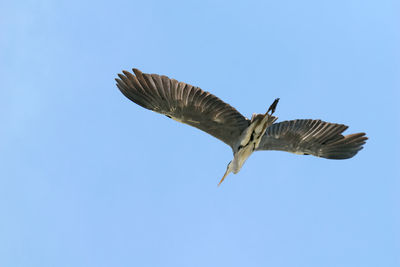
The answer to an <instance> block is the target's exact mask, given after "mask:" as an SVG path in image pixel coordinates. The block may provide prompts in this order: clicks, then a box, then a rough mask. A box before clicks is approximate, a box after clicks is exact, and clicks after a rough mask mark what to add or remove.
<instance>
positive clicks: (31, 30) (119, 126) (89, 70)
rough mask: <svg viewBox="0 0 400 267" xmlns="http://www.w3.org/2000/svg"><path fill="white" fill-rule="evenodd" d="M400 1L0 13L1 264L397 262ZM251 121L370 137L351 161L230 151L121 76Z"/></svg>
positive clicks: (89, 6) (33, 4)
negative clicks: (140, 74)
mask: <svg viewBox="0 0 400 267" xmlns="http://www.w3.org/2000/svg"><path fill="white" fill-rule="evenodd" d="M399 26H400V4H399V1H396V0H393V1H389V0H379V1H378V0H376V1H365V0H364V1H361V0H359V1H356V0H342V1H329V2H328V1H317V0H315V1H310V0H306V1H295V0H292V1H289V0H287V1H240V2H235V1H204V0H203V1H85V2H82V1H40V0H39V1H2V2H1V4H0V216H1V217H0V240H1V242H0V266H4V267H26V266H29V267H36V266H37V267H50V266H57V267H64V266H65V267H70V266H74V267H80V266H82V267H87V266H96V267H101V266H107V267H108V266H141V267H147V266H174V267H179V266H202V267H204V266H295V267H298V266H300V267H303V266H304V267H321V266H323V267H327V266H328V267H330V266H340V267H346V266H349V267H357V266H360V267H361V266H362V267H369V266H385V267H394V266H400V253H399V251H400V227H399V225H400V213H399V210H400V197H399V196H400V189H399V188H400V182H399V178H400V166H399V165H400V153H399V151H400V141H399V138H400V107H399V105H400V101H399V100H400V91H399V90H400V31H399ZM132 67H136V68H139V69H141V70H142V71H144V72H150V73H159V74H165V75H168V76H170V77H173V78H175V79H178V80H180V81H184V82H188V83H190V84H193V85H197V86H199V87H201V88H202V89H204V90H207V91H211V92H212V93H214V94H216V95H217V96H218V97H220V98H221V99H223V100H224V101H226V102H228V103H230V104H232V105H233V106H234V107H236V108H237V109H238V110H239V111H240V112H242V113H243V114H244V115H245V116H247V117H250V116H251V114H252V113H253V112H258V113H261V112H265V110H266V108H268V106H269V105H270V104H271V102H272V101H273V99H275V98H276V97H280V98H281V102H280V103H279V105H278V108H277V111H276V115H277V116H279V120H281V121H282V120H289V119H296V118H313V119H323V120H326V121H330V122H337V123H343V124H347V125H349V126H350V128H349V130H348V131H347V132H348V133H354V132H361V131H365V132H366V133H367V134H368V136H369V138H370V139H369V140H368V143H367V144H366V146H365V148H364V150H362V151H361V152H360V153H359V154H358V155H357V156H356V157H355V158H353V159H350V160H345V161H332V160H325V159H320V158H314V157H311V156H298V155H293V154H289V153H283V152H258V153H255V154H254V155H253V156H252V157H251V158H250V159H249V160H248V161H247V162H246V164H245V165H244V167H243V169H242V171H241V172H240V173H239V174H237V175H230V176H228V177H227V179H226V180H225V182H224V183H223V184H222V186H221V187H219V188H218V187H217V183H218V181H219V179H220V178H221V177H222V175H223V173H224V172H225V168H226V165H227V163H228V162H229V161H230V160H231V158H232V154H231V150H230V148H229V147H228V146H226V145H225V144H223V143H222V142H220V141H218V140H217V139H214V138H213V137H212V136H209V135H207V134H205V133H203V132H201V131H199V130H197V129H195V128H191V127H189V126H186V125H182V124H179V123H177V122H174V121H172V120H169V119H167V118H166V117H165V116H161V115H158V114H156V113H153V112H150V111H148V110H145V109H143V108H141V107H139V106H137V105H136V104H134V103H132V102H130V101H129V100H127V99H126V98H125V97H124V96H123V95H122V94H121V93H120V92H119V91H118V90H117V88H116V86H115V81H114V78H115V77H116V74H117V73H118V72H120V71H121V70H122V69H131V68H132Z"/></svg>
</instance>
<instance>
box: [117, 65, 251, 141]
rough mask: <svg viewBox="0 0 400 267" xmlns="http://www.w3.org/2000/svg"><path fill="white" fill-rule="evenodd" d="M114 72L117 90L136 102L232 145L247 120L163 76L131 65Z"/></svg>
mask: <svg viewBox="0 0 400 267" xmlns="http://www.w3.org/2000/svg"><path fill="white" fill-rule="evenodd" d="M133 72H134V74H135V75H133V74H131V73H130V72H128V71H123V73H124V74H118V76H119V78H120V79H116V81H117V86H118V88H119V90H120V91H121V92H122V93H123V94H124V95H125V96H126V97H127V98H129V99H130V100H132V101H133V102H135V103H136V104H138V105H140V106H142V107H144V108H147V109H150V110H153V111H155V112H158V113H161V114H164V115H166V116H168V117H170V118H173V119H175V120H177V121H179V122H183V123H186V124H189V125H191V126H194V127H196V128H198V129H200V130H203V131H205V132H207V133H209V134H211V135H212V136H214V137H216V138H218V139H220V140H221V141H223V142H225V143H226V144H228V145H230V146H231V147H233V145H234V144H235V142H236V141H237V139H238V138H239V136H240V134H241V133H242V131H243V130H244V129H246V128H247V127H248V125H249V120H248V119H246V118H245V117H243V116H242V114H240V113H239V112H238V111H237V110H236V109H235V108H233V107H232V106H230V105H229V104H227V103H225V102H223V101H222V100H220V99H219V98H218V97H216V96H214V95H212V94H210V93H208V92H205V91H203V90H201V89H200V88H199V87H195V86H192V85H190V84H186V83H183V82H178V81H177V80H174V79H170V78H168V77H167V76H160V75H157V74H145V73H142V72H141V71H139V70H138V69H133Z"/></svg>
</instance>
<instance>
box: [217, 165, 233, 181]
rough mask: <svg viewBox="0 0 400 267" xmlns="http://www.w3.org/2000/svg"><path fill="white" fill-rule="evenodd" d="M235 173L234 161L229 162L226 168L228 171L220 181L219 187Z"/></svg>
mask: <svg viewBox="0 0 400 267" xmlns="http://www.w3.org/2000/svg"><path fill="white" fill-rule="evenodd" d="M232 171H233V163H232V160H231V161H229V163H228V165H227V166H226V171H225V174H224V176H223V177H222V179H221V181H219V183H218V186H219V185H220V184H221V183H222V182H223V181H224V180H225V177H226V176H228V174H229V173H231V172H232Z"/></svg>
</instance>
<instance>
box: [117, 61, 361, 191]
mask: <svg viewBox="0 0 400 267" xmlns="http://www.w3.org/2000/svg"><path fill="white" fill-rule="evenodd" d="M132 70H133V74H132V73H130V72H128V71H122V73H123V74H118V76H119V79H118V78H117V79H115V80H116V81H117V87H118V88H119V90H120V91H121V92H122V93H123V94H124V95H125V96H126V97H127V98H128V99H130V100H132V101H133V102H135V103H136V104H138V105H140V106H142V107H144V108H146V109H149V110H152V111H155V112H158V113H161V114H164V115H165V116H167V117H168V118H171V119H174V120H176V121H179V122H182V123H185V124H188V125H190V126H193V127H196V128H198V129H200V130H202V131H204V132H206V133H208V134H211V135H212V136H214V137H216V138H218V139H219V140H221V141H222V142H224V143H226V144H227V145H229V146H230V147H231V148H232V151H233V160H232V161H230V162H229V164H228V166H227V168H226V172H225V174H224V176H223V177H222V179H221V181H220V182H219V183H218V185H220V184H221V183H222V182H223V181H224V179H225V177H226V176H227V175H228V174H229V173H231V172H233V173H235V174H236V173H238V172H239V171H240V169H241V168H242V166H243V164H244V162H245V161H246V160H247V158H248V157H249V156H250V155H251V154H252V153H253V152H254V151H260V150H280V151H287V152H291V153H295V154H300V155H314V156H317V157H321V158H326V159H348V158H351V157H353V156H354V155H356V154H357V152H358V151H360V150H361V149H362V148H363V145H364V144H365V141H366V140H367V139H368V138H367V137H366V136H365V133H355V134H349V135H342V133H343V132H344V131H345V130H346V129H347V128H348V126H346V125H343V124H336V123H329V122H325V121H321V120H312V119H298V120H290V121H283V122H279V123H275V121H276V120H277V119H278V118H277V117H275V116H273V114H274V112H275V108H276V105H277V104H278V101H279V98H277V99H275V101H274V102H273V103H272V104H271V106H270V107H269V109H268V110H267V112H266V113H264V114H253V116H252V117H251V119H248V118H246V117H244V116H243V115H242V114H240V113H239V112H238V111H237V110H236V109H235V108H233V107H232V106H230V105H229V104H227V103H225V102H223V101H222V100H221V99H219V98H218V97H216V96H215V95H213V94H211V93H209V92H206V91H203V90H202V89H200V88H199V87H196V86H192V85H190V84H187V83H184V82H178V81H177V80H175V79H170V78H168V77H167V76H164V75H157V74H146V73H142V72H141V71H140V70H138V69H132Z"/></svg>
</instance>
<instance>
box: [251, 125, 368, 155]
mask: <svg viewBox="0 0 400 267" xmlns="http://www.w3.org/2000/svg"><path fill="white" fill-rule="evenodd" d="M347 128H348V126H346V125H343V124H336V123H329V122H324V121H321V120H292V121H284V122H280V123H275V124H273V125H271V126H270V127H268V128H267V130H266V132H265V135H264V136H263V138H262V140H261V143H260V146H259V147H258V149H257V150H280V151H287V152H292V153H296V154H311V155H314V156H317V157H323V158H328V159H347V158H351V157H353V156H354V155H355V154H357V152H358V151H360V150H361V149H362V148H363V145H364V144H365V141H366V140H367V139H368V138H367V137H366V136H365V133H355V134H350V135H346V136H343V135H342V133H343V132H344V131H345V130H346V129H347Z"/></svg>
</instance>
